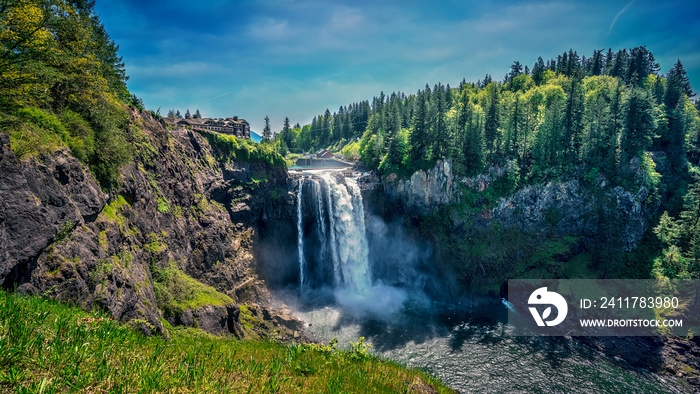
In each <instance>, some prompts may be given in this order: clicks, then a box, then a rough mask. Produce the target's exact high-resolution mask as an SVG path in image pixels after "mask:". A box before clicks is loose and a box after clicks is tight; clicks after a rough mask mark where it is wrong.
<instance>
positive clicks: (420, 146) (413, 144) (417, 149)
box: [409, 90, 429, 167]
mask: <svg viewBox="0 0 700 394" xmlns="http://www.w3.org/2000/svg"><path fill="white" fill-rule="evenodd" d="M426 96H427V93H425V92H422V93H421V91H420V90H419V91H418V93H417V101H416V109H415V111H414V112H413V125H412V130H411V135H410V147H409V149H410V156H411V162H412V163H414V165H416V166H418V167H420V163H426V162H427V161H428V160H429V158H428V157H427V156H428V153H429V150H428V147H429V140H428V122H427V119H426V118H427V116H428V114H427V112H428V109H427V105H426Z"/></svg>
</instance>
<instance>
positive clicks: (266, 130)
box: [262, 115, 272, 141]
mask: <svg viewBox="0 0 700 394" xmlns="http://www.w3.org/2000/svg"><path fill="white" fill-rule="evenodd" d="M262 138H263V140H265V141H270V140H271V139H272V130H271V129H270V117H269V116H267V115H265V128H263V132H262Z"/></svg>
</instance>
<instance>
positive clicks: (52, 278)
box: [0, 112, 295, 334]
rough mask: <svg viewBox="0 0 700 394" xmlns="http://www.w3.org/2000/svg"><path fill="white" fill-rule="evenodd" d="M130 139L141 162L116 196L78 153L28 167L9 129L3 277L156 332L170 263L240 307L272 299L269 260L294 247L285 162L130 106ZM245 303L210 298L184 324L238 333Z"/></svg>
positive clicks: (0, 254) (3, 163)
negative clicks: (227, 153) (232, 152)
mask: <svg viewBox="0 0 700 394" xmlns="http://www.w3.org/2000/svg"><path fill="white" fill-rule="evenodd" d="M128 134H129V140H130V143H131V144H132V147H133V150H134V159H133V162H132V163H131V164H129V165H127V166H125V167H124V168H123V169H122V175H123V177H122V182H121V185H120V186H119V187H118V188H117V189H113V190H111V192H110V193H109V195H107V194H105V193H104V192H103V191H102V189H101V188H100V186H99V185H98V184H97V183H96V181H95V180H94V179H93V177H92V176H91V175H90V173H89V172H88V170H87V168H86V167H85V166H84V165H83V164H81V163H80V162H78V161H77V160H76V159H75V158H73V157H72V156H70V154H69V152H68V151H67V150H62V151H57V152H54V153H53V154H51V155H49V156H47V157H41V158H34V159H31V160H30V161H28V162H23V163H19V162H18V161H17V159H16V158H15V156H14V155H13V154H12V151H11V150H10V149H9V140H8V138H7V137H6V136H5V135H3V134H0V142H2V144H1V146H0V282H1V283H3V285H4V286H5V287H6V288H12V287H14V286H17V287H18V289H19V290H20V291H22V292H25V293H38V294H45V295H47V296H50V297H53V298H56V299H62V300H70V301H72V302H75V303H78V304H80V305H82V306H84V307H85V308H88V309H90V308H92V307H93V305H97V306H100V307H102V308H105V309H107V310H109V311H110V312H111V314H112V315H113V316H114V317H115V318H117V319H119V320H122V321H139V322H143V324H141V325H140V326H141V327H142V328H143V330H144V331H146V332H150V333H154V332H164V326H163V323H162V322H163V315H162V313H161V311H160V309H159V308H158V304H159V303H160V302H163V300H162V296H161V295H162V293H163V291H162V287H158V286H157V283H155V281H154V279H155V277H156V276H157V275H156V273H157V272H159V270H167V269H169V270H179V271H182V272H184V273H185V274H186V275H188V276H190V277H192V278H194V279H196V280H197V281H199V282H201V283H204V284H206V285H209V286H212V287H213V288H214V289H215V290H216V291H218V292H220V293H224V294H226V295H228V296H229V297H231V299H233V300H234V302H236V303H244V302H253V303H262V304H265V303H267V302H269V301H270V296H269V293H268V291H267V288H266V286H265V284H264V282H263V280H262V279H261V276H260V275H261V274H263V275H264V273H262V272H260V267H262V266H266V264H265V263H266V262H267V263H269V264H268V265H274V264H275V263H280V262H284V258H285V256H288V255H291V256H294V251H295V226H294V223H295V222H294V206H293V203H292V198H290V191H289V184H288V178H287V173H286V171H285V169H284V168H280V167H276V166H272V165H269V164H265V163H260V162H254V163H240V162H235V161H232V162H225V161H223V160H219V159H217V155H218V152H217V151H215V150H214V149H213V148H212V147H211V146H210V145H209V144H208V143H207V141H206V139H205V138H204V137H203V136H202V135H200V134H198V133H196V132H191V131H186V130H168V129H166V127H165V124H164V123H162V122H161V121H159V120H157V119H155V118H153V117H151V116H150V115H148V114H141V113H139V112H133V113H131V121H130V124H129V130H128ZM288 238H289V239H288ZM287 249H289V250H287ZM156 287H158V288H156ZM159 294H161V295H159ZM236 308H237V307H236V306H235V305H229V306H219V307H207V306H206V305H204V306H202V307H199V308H197V309H195V310H189V311H184V312H183V313H182V315H181V316H175V317H173V319H174V321H175V322H177V323H181V324H187V325H195V322H197V323H196V324H198V325H199V326H200V327H201V328H204V329H207V330H209V331H211V332H216V333H222V332H229V333H234V334H236V330H237V328H236V327H237V326H236V324H230V322H231V321H232V319H233V320H236V319H237V316H238V315H237V313H235V311H236Z"/></svg>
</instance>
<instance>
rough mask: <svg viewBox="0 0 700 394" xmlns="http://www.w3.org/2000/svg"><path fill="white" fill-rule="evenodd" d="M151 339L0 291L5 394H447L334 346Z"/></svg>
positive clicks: (194, 337)
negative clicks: (94, 393) (93, 393)
mask: <svg viewBox="0 0 700 394" xmlns="http://www.w3.org/2000/svg"><path fill="white" fill-rule="evenodd" d="M171 335H172V338H171V340H167V339H165V338H162V337H146V336H143V335H141V334H139V333H137V332H136V331H134V330H132V329H131V328H129V327H128V326H124V325H121V324H119V323H117V322H115V321H113V320H111V319H109V318H108V317H107V315H105V314H104V313H101V312H93V313H86V312H83V311H82V310H80V309H77V308H74V307H70V306H66V305H63V304H59V303H57V302H53V301H49V300H45V299H41V298H38V297H22V296H18V295H15V294H12V293H7V292H5V291H0V392H13V393H55V392H115V393H119V392H186V393H187V392H190V393H202V392H206V393H210V392H221V393H230V392H249V393H263V392H313V393H317V392H331V393H338V392H353V393H364V392H390V393H402V392H404V393H408V392H418V393H432V392H451V391H450V390H449V389H448V388H446V387H445V386H444V385H442V384H441V383H440V382H438V381H437V380H435V379H434V378H431V377H429V376H427V375H425V374H424V373H422V372H420V371H417V370H409V369H406V368H405V367H403V366H401V365H398V364H396V363H393V362H389V361H382V360H379V359H377V358H374V357H372V356H370V355H368V354H367V347H366V346H365V345H364V344H363V343H362V342H361V341H360V342H358V343H357V344H355V345H354V346H353V347H352V349H350V350H349V351H343V352H341V351H338V350H336V349H335V347H334V346H332V345H331V346H319V345H307V344H303V345H289V346H285V345H280V344H277V343H273V342H261V341H238V340H235V339H228V338H220V337H214V336H211V335H208V334H206V333H203V332H201V331H199V330H194V329H173V330H171Z"/></svg>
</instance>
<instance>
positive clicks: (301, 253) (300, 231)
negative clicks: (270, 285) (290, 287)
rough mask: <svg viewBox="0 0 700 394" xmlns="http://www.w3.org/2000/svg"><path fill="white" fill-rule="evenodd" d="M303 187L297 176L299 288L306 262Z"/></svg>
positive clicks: (302, 285) (302, 182) (302, 180)
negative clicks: (302, 209) (302, 211)
mask: <svg viewBox="0 0 700 394" xmlns="http://www.w3.org/2000/svg"><path fill="white" fill-rule="evenodd" d="M303 187H304V177H303V176H302V177H301V178H299V194H298V196H297V250H298V251H299V288H301V289H302V291H303V290H304V271H305V270H306V264H305V262H304V231H303V223H302V221H301V219H302V217H301V204H302V196H303V195H304V194H303Z"/></svg>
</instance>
